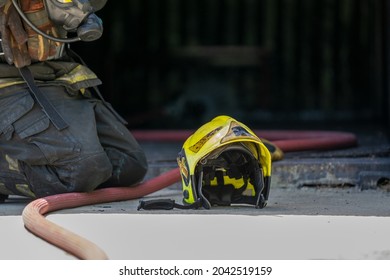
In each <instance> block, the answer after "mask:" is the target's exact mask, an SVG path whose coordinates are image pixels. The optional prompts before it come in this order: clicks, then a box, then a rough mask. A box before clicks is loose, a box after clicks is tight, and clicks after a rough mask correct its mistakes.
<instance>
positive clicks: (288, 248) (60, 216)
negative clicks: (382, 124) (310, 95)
mask: <svg viewBox="0 0 390 280" xmlns="http://www.w3.org/2000/svg"><path fill="white" fill-rule="evenodd" d="M141 144H142V145H143V147H144V148H145V151H146V152H147V156H148V159H149V164H150V170H149V173H148V174H147V178H146V179H148V178H152V177H155V176H158V175H159V174H160V173H161V172H164V171H167V170H170V169H172V168H176V161H175V157H176V155H177V152H178V151H179V150H180V148H181V143H156V142H145V143H141ZM389 172H390V144H389V141H388V139H387V137H385V135H384V134H383V133H380V132H378V133H372V132H371V133H370V134H362V135H359V146H358V147H354V148H350V149H343V150H336V151H327V152H319V151H311V152H300V153H290V154H286V157H285V159H284V160H282V161H279V162H275V163H274V164H273V175H272V188H271V193H270V198H269V203H268V206H267V207H266V208H264V209H254V208H253V207H249V206H244V207H238V206H234V207H215V208H213V209H211V210H177V209H175V210H171V211H162V210H161V211H160V210H159V211H137V206H138V202H139V200H131V201H122V202H115V203H106V204H98V205H91V206H84V207H79V208H74V209H64V210H61V211H57V212H55V213H51V214H49V215H48V216H47V219H49V220H52V221H54V222H56V223H58V224H60V225H62V226H64V227H65V228H67V229H69V230H72V231H74V232H75V233H78V234H80V235H82V236H84V237H86V238H87V239H90V240H91V241H93V242H95V243H96V244H98V245H99V246H100V247H101V248H103V249H104V250H105V251H106V252H107V254H108V255H109V257H110V258H112V259H197V258H198V259H202V258H209V259H229V258H233V259H235V258H236V259H245V258H247V259H390V247H389V246H390V245H389V244H390V243H389V242H388V240H389V236H390V174H389ZM151 198H172V199H175V200H176V201H177V202H179V203H180V202H181V199H182V195H181V186H180V184H179V183H177V184H174V185H172V186H170V187H169V188H166V189H163V190H161V191H159V192H156V193H153V194H150V195H148V196H147V197H145V198H143V199H151ZM29 202H30V200H28V199H25V198H22V197H17V196H11V197H10V198H9V199H8V200H7V201H6V202H5V203H4V204H1V205H0V228H1V230H0V238H2V239H1V240H7V242H4V243H5V244H3V245H2V248H1V250H0V259H74V257H73V256H70V255H68V254H66V253H64V252H63V251H62V250H59V249H58V248H56V247H54V246H52V245H50V244H48V243H46V242H45V241H43V240H41V239H39V238H37V237H35V236H34V235H32V234H31V233H29V232H28V231H27V230H25V229H24V226H23V223H22V219H21V216H20V215H21V213H22V211H23V208H24V207H25V206H26V205H27V203H29Z"/></svg>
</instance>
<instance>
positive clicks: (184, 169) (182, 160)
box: [177, 150, 190, 186]
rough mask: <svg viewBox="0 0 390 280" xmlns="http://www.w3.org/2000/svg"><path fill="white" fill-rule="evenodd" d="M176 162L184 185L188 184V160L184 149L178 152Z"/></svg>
mask: <svg viewBox="0 0 390 280" xmlns="http://www.w3.org/2000/svg"><path fill="white" fill-rule="evenodd" d="M177 164H178V165H179V169H180V173H181V176H182V179H183V182H184V183H185V185H186V186H188V184H189V179H190V176H189V175H190V172H189V168H188V162H187V159H186V156H185V153H184V151H183V150H182V151H181V152H180V153H179V156H178V157H177Z"/></svg>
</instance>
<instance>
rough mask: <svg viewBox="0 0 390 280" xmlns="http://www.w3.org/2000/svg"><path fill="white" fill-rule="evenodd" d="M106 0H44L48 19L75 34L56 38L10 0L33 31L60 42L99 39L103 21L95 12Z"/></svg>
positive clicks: (15, 2) (15, 0)
mask: <svg viewBox="0 0 390 280" xmlns="http://www.w3.org/2000/svg"><path fill="white" fill-rule="evenodd" d="M106 2H107V0H91V1H89V0H44V4H45V9H46V12H47V14H48V17H49V19H50V20H51V21H52V22H53V23H54V24H55V25H57V26H59V27H62V28H63V29H64V30H66V31H67V32H74V33H76V34H77V36H75V37H73V38H56V37H53V36H50V35H48V34H45V33H44V32H42V31H41V30H39V29H38V28H37V27H36V26H35V25H34V24H33V23H31V21H29V19H28V18H27V17H26V15H25V14H24V13H23V11H22V10H21V8H20V6H19V4H18V3H17V0H12V3H13V4H14V6H15V8H16V10H17V11H18V13H19V14H20V16H21V17H22V18H23V20H24V21H25V22H26V23H27V24H28V25H29V26H30V27H31V28H32V29H33V30H34V31H35V32H37V33H39V34H40V35H42V36H43V37H46V38H47V39H50V40H53V41H57V42H61V43H72V42H77V41H86V42H89V41H94V40H97V39H99V38H100V37H101V36H102V34H103V23H102V20H101V19H100V18H99V17H98V16H97V15H96V14H95V12H96V11H98V10H99V9H101V8H102V7H103V6H104V5H105V4H106Z"/></svg>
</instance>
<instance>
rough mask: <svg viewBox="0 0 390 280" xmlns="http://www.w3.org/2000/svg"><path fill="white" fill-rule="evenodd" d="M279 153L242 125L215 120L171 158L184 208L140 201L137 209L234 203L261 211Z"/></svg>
mask: <svg viewBox="0 0 390 280" xmlns="http://www.w3.org/2000/svg"><path fill="white" fill-rule="evenodd" d="M282 157H283V152H282V151H281V150H280V149H279V148H277V147H276V146H275V145H273V144H272V143H271V142H269V141H266V140H261V139H259V138H258V137H257V136H256V135H255V134H254V132H253V131H252V130H251V129H250V128H249V127H247V126H246V125H244V124H243V123H241V122H239V121H237V120H235V119H234V118H231V117H229V116H223V115H222V116H218V117H215V118H214V119H212V120H211V121H210V122H208V123H206V124H204V125H203V126H201V127H200V128H199V129H198V130H197V131H196V132H195V133H194V134H192V135H191V136H190V137H189V138H188V139H187V140H186V141H185V142H184V144H183V148H182V150H181V151H180V152H179V154H178V157H177V163H178V165H179V168H180V173H181V178H182V186H183V196H184V199H183V202H184V205H181V204H176V203H175V202H174V200H165V199H161V200H158V199H157V200H150V201H140V204H139V207H138V209H139V210H140V209H172V208H175V207H176V208H181V209H194V208H200V207H203V208H205V209H210V208H211V207H212V206H218V205H219V206H230V205H234V204H235V205H238V204H248V205H254V206H255V207H256V208H264V207H265V206H266V205H267V201H268V196H269V192H270V183H271V161H272V159H273V158H274V159H281V158H282Z"/></svg>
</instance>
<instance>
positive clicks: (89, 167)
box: [0, 0, 147, 200]
mask: <svg viewBox="0 0 390 280" xmlns="http://www.w3.org/2000/svg"><path fill="white" fill-rule="evenodd" d="M106 1H107V0H91V1H88V0H0V34H1V44H0V46H1V49H0V200H4V199H6V198H7V196H8V195H21V196H27V197H31V198H37V197H43V196H48V195H53V194H59V193H67V192H88V191H92V190H94V189H96V188H101V187H110V186H131V185H134V184H136V183H138V182H140V181H141V180H142V179H143V178H144V176H145V174H146V171H147V162H146V157H145V154H144V151H143V150H142V149H141V147H140V146H139V144H138V143H137V142H136V140H135V139H134V137H133V136H132V134H131V133H130V132H129V131H128V129H127V128H126V122H125V121H124V120H123V119H122V118H121V117H120V116H119V115H118V114H117V113H116V112H115V110H114V109H113V108H112V107H111V105H110V104H109V103H107V102H106V101H104V99H103V98H102V96H101V94H100V93H99V90H98V88H97V86H99V85H100V84H101V81H100V79H99V78H98V77H97V76H96V75H95V73H93V72H92V71H91V70H90V69H89V68H88V67H87V66H86V65H84V64H83V63H82V60H81V59H80V58H79V57H78V56H77V55H76V54H75V53H74V52H73V51H72V50H71V49H70V43H72V42H77V41H86V42H88V41H93V40H96V39H98V38H100V36H101V35H102V32H103V24H102V20H101V19H100V18H99V17H98V16H97V15H96V14H95V12H96V11H98V10H100V9H101V8H103V7H104V5H105V4H106Z"/></svg>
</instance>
